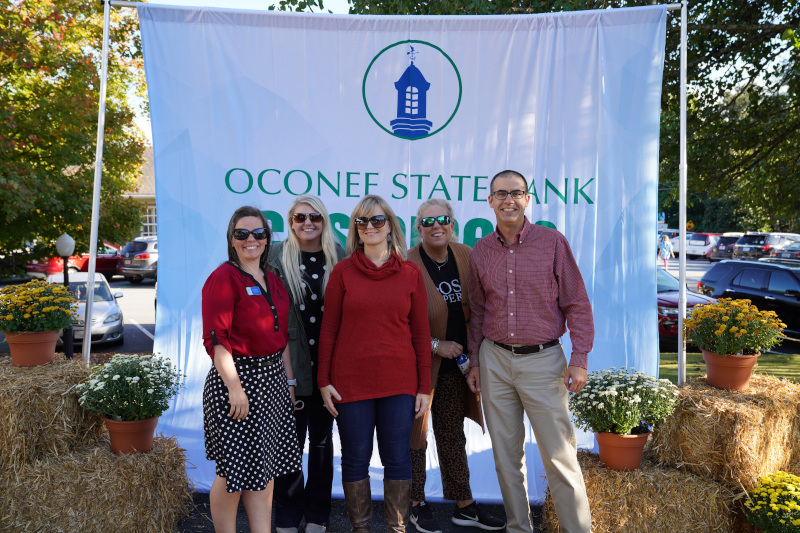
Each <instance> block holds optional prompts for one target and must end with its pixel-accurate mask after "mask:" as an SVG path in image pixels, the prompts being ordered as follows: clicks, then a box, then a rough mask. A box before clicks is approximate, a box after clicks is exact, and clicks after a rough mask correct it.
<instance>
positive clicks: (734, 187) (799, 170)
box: [281, 0, 800, 230]
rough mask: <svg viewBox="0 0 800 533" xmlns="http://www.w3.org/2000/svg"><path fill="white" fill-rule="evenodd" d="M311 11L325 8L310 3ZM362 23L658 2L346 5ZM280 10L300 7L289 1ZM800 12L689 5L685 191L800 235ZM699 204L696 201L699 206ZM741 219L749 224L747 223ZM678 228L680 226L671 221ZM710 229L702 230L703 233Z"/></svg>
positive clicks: (664, 130)
mask: <svg viewBox="0 0 800 533" xmlns="http://www.w3.org/2000/svg"><path fill="white" fill-rule="evenodd" d="M302 3H303V4H304V5H305V6H306V7H308V8H316V7H322V6H321V2H319V4H318V3H317V2H315V1H314V0H307V1H305V2H302ZM349 3H350V13H352V14H361V15H501V14H523V13H552V12H559V11H574V10H588V9H610V8H620V7H634V6H644V5H653V4H657V3H668V2H666V0H665V1H664V2H656V1H655V0H423V1H417V0H349ZM281 4H283V8H284V9H291V8H292V7H295V8H297V7H299V6H298V0H283V1H282V2H281ZM667 24H668V27H667V30H668V32H667V46H666V52H667V57H666V65H665V69H664V85H663V92H662V106H661V111H662V122H661V150H660V182H661V183H660V189H667V193H666V194H660V195H659V205H660V208H661V210H664V211H667V212H668V214H669V213H670V212H672V211H674V212H677V209H674V207H673V204H674V203H675V202H676V201H677V195H678V169H679V159H680V153H679V142H678V140H679V109H680V98H679V96H680V89H679V82H680V56H679V43H680V16H679V11H673V12H672V15H671V16H670V17H669V20H668V23H667ZM798 35H800V3H799V2H797V0H760V1H758V2H755V1H741V0H693V1H691V2H689V20H688V41H689V47H688V50H689V52H688V81H689V87H688V98H689V109H688V113H687V122H688V126H687V133H688V187H689V191H690V192H693V193H695V195H694V198H695V199H696V200H697V199H699V198H701V197H703V198H709V199H711V198H718V199H720V202H719V205H728V206H731V208H732V209H733V207H732V206H736V207H735V209H736V210H738V211H737V213H739V215H737V217H738V218H737V220H740V223H741V224H743V225H745V226H749V227H747V228H746V229H754V228H755V227H761V228H767V229H775V230H779V229H780V230H789V229H798V228H800V223H798V219H797V217H798V214H800V39H799V38H798ZM698 195H699V196H698ZM742 217H743V218H742ZM669 222H670V225H671V226H672V227H677V218H676V219H675V220H674V221H669ZM701 229H706V228H701Z"/></svg>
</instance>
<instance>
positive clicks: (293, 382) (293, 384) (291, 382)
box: [286, 379, 297, 387]
mask: <svg viewBox="0 0 800 533" xmlns="http://www.w3.org/2000/svg"><path fill="white" fill-rule="evenodd" d="M286 384H287V385H289V386H290V387H297V380H296V379H287V380H286Z"/></svg>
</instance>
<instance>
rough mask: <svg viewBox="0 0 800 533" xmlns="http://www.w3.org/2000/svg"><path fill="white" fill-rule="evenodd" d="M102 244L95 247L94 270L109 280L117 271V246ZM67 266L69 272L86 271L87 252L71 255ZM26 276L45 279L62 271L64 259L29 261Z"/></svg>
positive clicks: (87, 269)
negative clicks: (95, 260)
mask: <svg viewBox="0 0 800 533" xmlns="http://www.w3.org/2000/svg"><path fill="white" fill-rule="evenodd" d="M103 245H104V246H101V247H100V248H98V249H97V262H96V264H95V270H96V271H97V272H99V273H100V274H103V275H104V276H105V277H106V279H108V280H110V279H111V277H112V276H114V275H115V274H116V273H117V261H118V260H119V248H117V247H116V246H114V245H113V244H110V243H107V242H104V243H103ZM67 261H68V262H67V267H68V268H69V271H70V272H88V271H89V254H83V255H80V256H77V255H73V256H72V257H70V258H69V259H68V260H67ZM25 271H26V273H27V274H28V277H31V278H40V279H46V278H47V276H51V275H53V274H63V273H64V261H63V260H62V259H61V258H60V257H50V258H48V259H41V260H39V261H31V262H29V263H28V265H27V266H26V268H25Z"/></svg>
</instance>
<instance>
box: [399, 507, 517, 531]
mask: <svg viewBox="0 0 800 533" xmlns="http://www.w3.org/2000/svg"><path fill="white" fill-rule="evenodd" d="M451 520H452V522H453V523H454V524H457V525H459V526H466V527H479V528H481V529H485V530H487V531H497V530H499V529H505V527H506V523H505V522H504V521H502V520H500V519H499V518H495V517H494V516H492V515H490V514H486V513H484V512H483V509H481V508H480V507H478V503H477V502H472V503H471V504H469V505H467V506H466V507H464V508H459V507H458V505H456V510H455V511H454V512H453V518H452V519H451ZM412 521H413V519H412Z"/></svg>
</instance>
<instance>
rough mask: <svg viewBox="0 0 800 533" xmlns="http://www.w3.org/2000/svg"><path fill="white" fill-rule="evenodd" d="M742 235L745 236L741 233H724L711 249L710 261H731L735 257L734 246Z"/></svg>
mask: <svg viewBox="0 0 800 533" xmlns="http://www.w3.org/2000/svg"><path fill="white" fill-rule="evenodd" d="M742 235H744V233H742V232H740V231H729V232H727V233H723V234H722V236H721V237H720V238H719V240H718V241H717V242H716V244H714V246H712V247H711V253H710V255H709V256H708V260H709V261H711V262H712V263H713V262H714V261H722V260H723V259H731V258H732V257H733V246H734V245H735V244H736V241H738V240H739V237H741V236H742Z"/></svg>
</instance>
